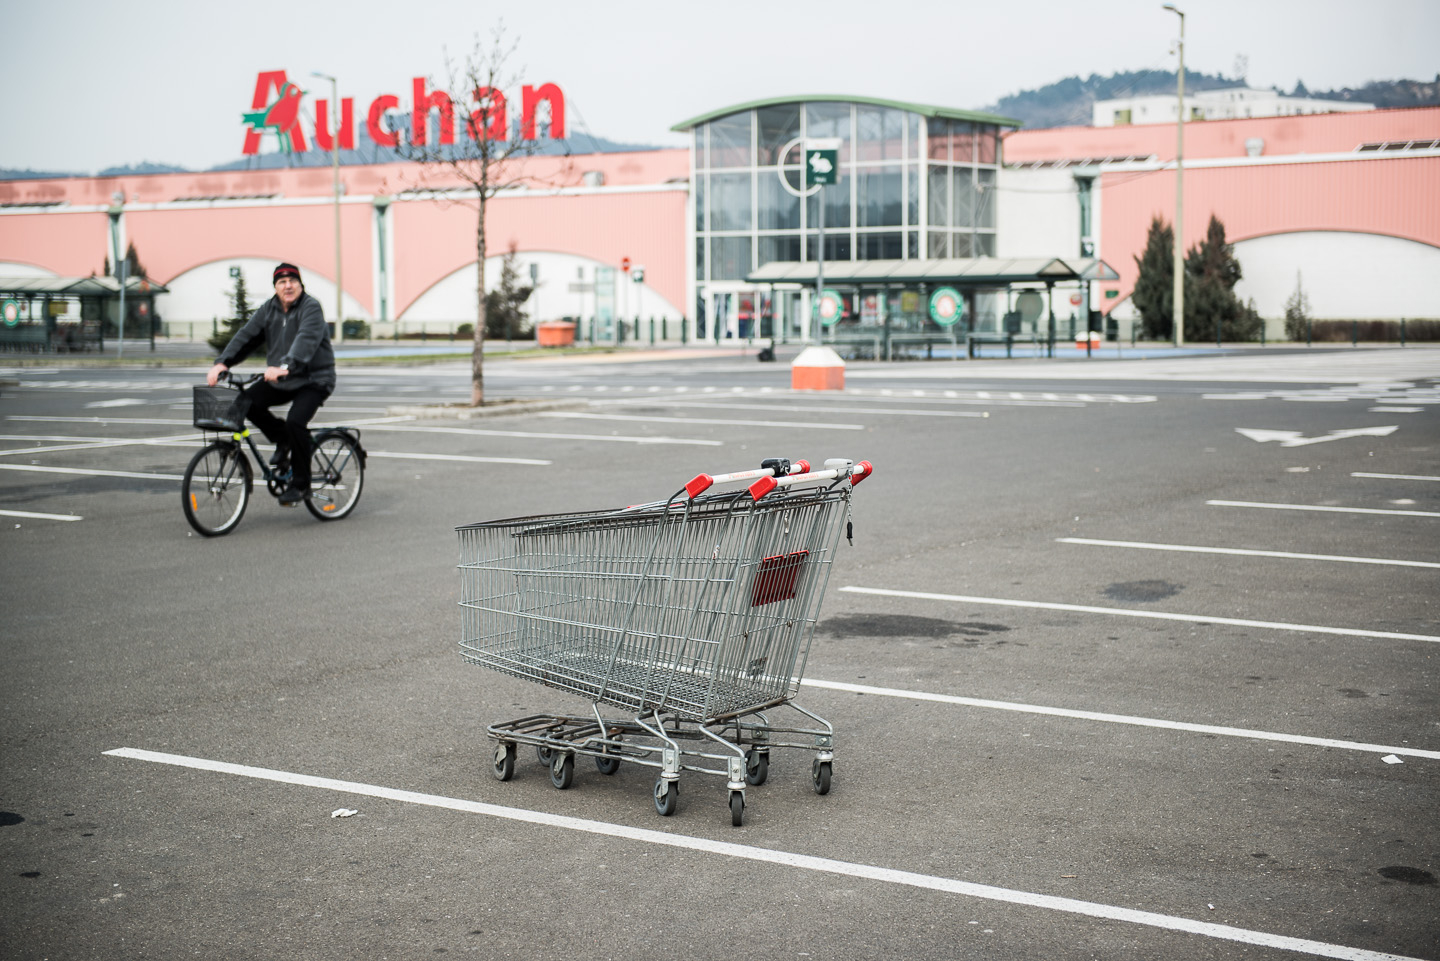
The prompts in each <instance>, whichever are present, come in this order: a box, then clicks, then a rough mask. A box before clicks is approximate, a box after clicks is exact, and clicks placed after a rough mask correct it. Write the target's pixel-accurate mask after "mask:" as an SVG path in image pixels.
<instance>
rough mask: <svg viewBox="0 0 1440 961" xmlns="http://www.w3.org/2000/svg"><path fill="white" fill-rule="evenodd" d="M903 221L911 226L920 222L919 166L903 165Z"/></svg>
mask: <svg viewBox="0 0 1440 961" xmlns="http://www.w3.org/2000/svg"><path fill="white" fill-rule="evenodd" d="M905 192H906V198H905V222H906V223H907V224H909V225H910V226H911V227H914V226H917V225H918V224H919V223H920V168H919V167H917V166H916V165H915V164H906V165H905Z"/></svg>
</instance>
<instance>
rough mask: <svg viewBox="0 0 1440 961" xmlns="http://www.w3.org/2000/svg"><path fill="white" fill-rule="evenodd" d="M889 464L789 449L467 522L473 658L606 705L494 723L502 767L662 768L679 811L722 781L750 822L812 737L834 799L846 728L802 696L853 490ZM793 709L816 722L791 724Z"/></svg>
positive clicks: (565, 770) (559, 777)
mask: <svg viewBox="0 0 1440 961" xmlns="http://www.w3.org/2000/svg"><path fill="white" fill-rule="evenodd" d="M873 472H874V468H872V467H871V465H870V464H869V463H868V462H867V461H860V462H858V463H856V462H853V461H849V460H831V461H827V462H826V464H825V466H824V468H822V469H820V470H812V469H811V468H810V465H809V464H808V463H807V462H805V461H796V462H795V463H794V464H793V465H792V463H791V462H790V461H788V460H783V459H771V460H767V461H765V462H764V464H763V465H762V467H761V468H760V469H759V470H749V471H740V472H736V473H731V474H718V475H710V474H701V475H699V476H697V477H696V478H694V479H693V480H692V481H690V482H689V483H688V484H686V485H685V487H684V488H682V489H681V490H679V491H677V492H676V493H675V494H674V495H673V496H672V497H671V498H670V499H669V500H666V501H656V502H654V503H649V504H641V505H638V506H634V507H627V508H624V509H621V510H612V511H592V512H582V513H567V514H553V515H545V516H538V517H521V518H512V519H509V520H497V521H488V522H485V523H480V524H470V525H466V526H464V527H460V528H457V532H458V533H459V535H460V572H461V599H460V605H461V607H462V609H463V611H462V636H461V641H460V653H461V655H462V656H463V657H464V658H465V659H466V660H467V661H469V662H471V663H473V664H478V665H481V666H483V667H488V668H492V669H494V670H497V671H501V672H503V673H506V674H510V675H513V676H515V677H520V678H525V679H527V680H531V681H536V682H538V683H540V684H544V685H545V686H547V687H553V688H557V689H559V690H562V691H569V692H571V693H573V694H577V695H579V696H581V697H583V698H586V699H587V700H589V701H590V705H591V710H590V713H589V714H588V715H558V714H535V715H531V716H528V717H522V718H519V719H517V720H514V721H507V722H504V723H501V724H495V725H492V726H491V727H490V728H489V729H488V731H487V733H488V734H489V736H490V738H491V739H492V740H494V742H495V754H494V762H493V767H492V770H493V772H494V774H495V776H496V777H497V778H499V779H500V780H501V781H508V780H510V778H511V777H512V776H513V775H514V773H515V759H516V753H517V750H518V746H519V745H522V744H524V745H529V746H532V747H534V748H535V749H536V752H537V755H538V757H539V759H540V761H541V762H542V763H543V764H545V765H547V766H548V767H549V768H550V780H551V782H552V783H553V784H554V785H555V787H557V788H561V789H564V788H568V787H569V786H570V785H571V783H572V782H573V780H574V777H575V762H576V759H577V758H578V757H590V758H594V761H595V766H596V768H597V769H598V770H599V771H600V773H602V774H614V773H615V772H616V771H618V770H619V768H620V765H621V764H622V763H629V764H639V765H644V766H648V767H653V768H658V769H659V778H658V779H657V780H656V782H655V789H654V801H655V809H656V811H658V812H659V813H660V814H662V815H670V814H673V813H675V810H676V806H677V804H678V802H679V786H680V785H679V779H680V772H681V771H692V772H696V773H702V774H715V775H720V776H723V777H725V778H726V781H727V785H728V788H729V792H730V816H731V822H732V823H733V824H735V825H737V826H738V825H739V824H740V823H741V822H742V820H743V817H744V811H745V788H746V786H747V785H760V784H763V783H765V780H766V777H767V774H768V771H769V766H770V752H771V750H772V749H775V748H801V749H806V750H810V751H813V752H814V760H813V763H812V766H811V774H812V780H813V784H814V788H815V791H816V793H818V794H827V793H829V790H830V776H831V768H832V765H833V761H834V753H833V738H834V728H833V727H832V726H831V725H830V723H829V722H828V721H826V720H825V719H824V718H822V717H820V716H819V715H817V714H814V713H812V712H810V711H808V710H806V709H804V708H802V707H800V706H799V705H798V704H795V703H794V701H793V698H794V697H795V695H796V693H797V692H798V690H799V686H800V682H801V680H802V679H803V677H804V675H805V663H806V660H807V658H808V656H809V651H810V640H811V637H812V635H813V634H814V629H815V621H816V618H817V617H818V615H819V611H820V601H821V598H822V596H823V595H824V592H825V584H826V581H827V580H828V578H829V572H830V562H831V560H832V559H833V557H834V552H835V549H836V546H837V544H838V543H839V539H840V528H841V521H842V520H843V521H844V522H845V527H846V536H847V538H849V536H850V532H851V528H850V497H851V491H852V490H853V488H854V486H855V485H856V484H858V483H859V482H860V481H861V480H863V479H864V478H866V477H868V476H870V474H871V473H873ZM744 481H753V483H752V484H750V486H749V487H748V488H740V489H738V490H729V491H721V490H718V485H724V484H729V483H734V482H744ZM602 705H603V706H606V707H609V708H618V709H620V710H622V711H624V712H627V715H628V716H627V717H625V718H623V719H616V718H612V717H607V716H605V715H604V714H602V712H601V707H602ZM782 708H783V709H788V710H792V711H795V712H797V713H798V714H799V715H800V716H801V717H799V718H797V719H795V721H794V722H793V723H792V724H791V725H789V726H784V725H779V724H776V723H775V722H774V721H773V720H772V717H771V715H772V713H774V712H775V711H777V710H779V709H782ZM797 725H798V726H797Z"/></svg>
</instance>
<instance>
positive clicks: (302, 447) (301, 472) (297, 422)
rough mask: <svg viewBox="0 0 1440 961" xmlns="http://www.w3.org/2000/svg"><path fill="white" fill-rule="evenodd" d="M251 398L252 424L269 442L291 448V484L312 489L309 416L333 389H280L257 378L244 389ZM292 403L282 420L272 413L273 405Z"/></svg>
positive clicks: (318, 407)
mask: <svg viewBox="0 0 1440 961" xmlns="http://www.w3.org/2000/svg"><path fill="white" fill-rule="evenodd" d="M245 396H246V397H248V398H250V413H249V415H248V416H249V418H250V423H252V424H254V425H255V426H256V427H258V428H260V432H261V433H262V434H264V435H265V436H266V437H268V438H269V439H270V443H272V444H276V445H282V446H285V447H289V448H290V464H291V466H292V468H293V469H294V472H295V473H294V475H293V476H292V478H291V481H290V483H291V484H292V486H295V487H298V488H300V489H301V490H304V491H308V490H309V489H310V455H311V453H312V452H313V446H312V445H311V443H310V419H311V418H313V417H314V416H315V412H316V411H317V410H319V409H320V405H321V404H323V403H325V399H326V398H327V397H329V396H330V391H329V390H327V389H325V388H324V387H317V386H315V385H314V384H306V385H305V386H304V387H301V388H299V389H297V390H281V389H280V388H278V387H276V386H275V385H274V384H271V383H269V382H268V381H263V380H262V381H258V382H257V383H254V384H251V385H250V386H249V387H247V388H245ZM281 404H289V405H290V412H289V413H288V414H286V415H285V419H284V420H283V421H282V420H281V419H280V418H278V417H276V416H275V415H274V414H272V413H270V408H271V407H278V406H280V405H281Z"/></svg>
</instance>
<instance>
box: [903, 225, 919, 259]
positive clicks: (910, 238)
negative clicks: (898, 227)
mask: <svg viewBox="0 0 1440 961" xmlns="http://www.w3.org/2000/svg"><path fill="white" fill-rule="evenodd" d="M905 256H906V257H909V258H910V259H911V260H919V259H920V231H918V230H907V231H905Z"/></svg>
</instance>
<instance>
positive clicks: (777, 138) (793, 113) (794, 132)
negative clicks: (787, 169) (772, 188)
mask: <svg viewBox="0 0 1440 961" xmlns="http://www.w3.org/2000/svg"><path fill="white" fill-rule="evenodd" d="M755 120H756V123H757V124H758V126H759V140H760V144H759V148H760V164H761V165H762V166H769V167H773V166H774V165H775V164H777V163H780V161H781V157H780V148H782V147H784V146H785V145H786V144H787V143H789V142H790V141H792V140H794V139H795V138H796V137H798V136H800V105H799V104H798V103H795V104H781V105H780V106H776V107H761V108H760V109H759V110H756V111H755ZM788 159H789V160H790V162H792V163H794V162H795V160H796V158H795V157H790V158H788Z"/></svg>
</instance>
